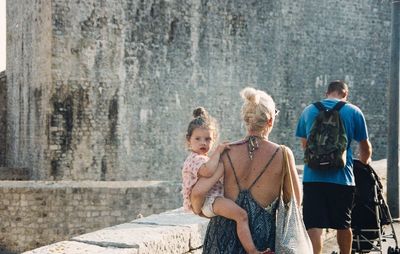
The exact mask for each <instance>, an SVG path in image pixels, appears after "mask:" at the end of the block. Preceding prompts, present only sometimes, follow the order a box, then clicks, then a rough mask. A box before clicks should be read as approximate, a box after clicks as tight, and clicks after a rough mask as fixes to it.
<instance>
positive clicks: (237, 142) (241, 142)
mask: <svg viewBox="0 0 400 254" xmlns="http://www.w3.org/2000/svg"><path fill="white" fill-rule="evenodd" d="M245 143H247V139H239V140H236V141H232V142H229V146H236V145H243V144H245Z"/></svg>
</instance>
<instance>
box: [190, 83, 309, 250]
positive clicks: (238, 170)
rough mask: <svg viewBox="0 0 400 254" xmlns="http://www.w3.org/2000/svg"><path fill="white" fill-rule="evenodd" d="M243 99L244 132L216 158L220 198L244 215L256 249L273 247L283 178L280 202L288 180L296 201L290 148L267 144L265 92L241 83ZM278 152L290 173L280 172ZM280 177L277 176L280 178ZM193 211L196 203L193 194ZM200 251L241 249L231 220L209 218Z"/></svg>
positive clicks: (269, 120)
mask: <svg viewBox="0 0 400 254" xmlns="http://www.w3.org/2000/svg"><path fill="white" fill-rule="evenodd" d="M240 95H241V97H242V99H243V101H244V103H243V106H242V120H243V122H244V124H245V125H246V129H247V134H246V137H245V138H243V139H242V140H239V141H236V142H233V143H230V145H229V146H230V149H229V150H226V151H225V152H224V153H223V154H222V155H221V159H220V162H219V167H222V168H223V170H224V176H223V179H224V196H225V197H226V198H229V199H231V200H233V201H235V202H236V203H237V204H238V205H239V206H240V207H242V208H243V209H244V210H246V212H247V213H248V221H249V227H250V231H251V235H252V238H253V241H254V244H255V245H256V247H257V249H259V250H266V249H269V250H270V251H269V252H266V253H273V252H274V250H275V227H276V225H275V220H276V219H275V218H276V209H277V205H278V199H279V196H280V190H281V181H283V186H284V187H283V193H284V195H283V197H284V200H289V199H290V193H291V189H288V188H290V187H287V186H290V179H293V180H292V183H293V189H294V193H295V198H296V200H297V203H298V204H300V200H301V192H300V187H299V180H298V174H297V171H296V169H295V162H294V158H293V153H292V151H291V150H290V149H289V148H287V147H284V146H281V145H279V144H276V143H274V142H271V141H270V140H269V134H270V133H271V131H272V129H273V126H274V122H275V117H276V116H277V114H278V111H277V110H276V108H275V103H274V101H273V99H272V98H271V96H270V95H268V94H267V93H266V92H264V91H261V90H256V89H254V88H250V87H247V88H245V89H243V90H242V91H241V93H240ZM283 150H286V154H287V155H288V161H289V163H288V167H289V172H290V177H289V176H288V175H287V174H284V171H283V170H282V168H283V165H284V164H283V163H284V155H283ZM282 179H283V180H282ZM191 201H192V206H193V210H194V211H199V210H200V208H201V207H197V206H200V205H198V204H201V202H199V201H198V200H196V199H195V198H193V199H192V200H191ZM203 253H207V254H214V253H218V254H221V253H224V254H228V253H229V254H232V253H238V254H244V253H246V252H245V250H244V248H243V246H242V245H241V243H240V241H239V239H238V236H237V234H236V225H235V221H232V220H229V219H226V218H224V217H221V216H216V217H213V218H212V219H211V220H210V223H209V225H208V229H207V233H206V237H205V241H204V246H203Z"/></svg>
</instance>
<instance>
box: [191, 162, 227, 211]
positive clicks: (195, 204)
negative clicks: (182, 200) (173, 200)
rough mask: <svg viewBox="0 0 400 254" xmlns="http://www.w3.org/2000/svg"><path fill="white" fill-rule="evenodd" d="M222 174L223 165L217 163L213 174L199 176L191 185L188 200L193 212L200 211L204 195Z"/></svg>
mask: <svg viewBox="0 0 400 254" xmlns="http://www.w3.org/2000/svg"><path fill="white" fill-rule="evenodd" d="M223 175H224V165H223V164H222V163H219V164H218V166H217V170H216V171H215V174H213V175H212V176H211V177H209V178H206V177H200V178H199V180H198V181H197V183H196V184H195V185H194V186H193V189H192V193H191V194H190V202H191V203H192V210H193V212H194V213H195V214H200V213H201V207H202V206H203V203H204V200H205V197H206V195H207V193H208V191H209V190H210V189H211V188H212V187H213V186H214V185H215V183H216V182H217V181H218V180H219V179H221V177H223Z"/></svg>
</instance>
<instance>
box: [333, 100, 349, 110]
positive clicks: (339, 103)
mask: <svg viewBox="0 0 400 254" xmlns="http://www.w3.org/2000/svg"><path fill="white" fill-rule="evenodd" d="M345 104H346V102H345V101H339V102H338V103H336V105H335V106H334V107H333V108H332V110H336V111H339V110H340V109H341V108H342V107H343V106H344V105H345Z"/></svg>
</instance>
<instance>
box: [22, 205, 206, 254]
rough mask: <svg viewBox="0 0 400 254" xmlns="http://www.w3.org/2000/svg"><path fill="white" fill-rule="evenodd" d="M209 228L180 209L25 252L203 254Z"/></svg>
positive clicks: (39, 253)
mask: <svg viewBox="0 0 400 254" xmlns="http://www.w3.org/2000/svg"><path fill="white" fill-rule="evenodd" d="M207 225H208V219H205V218H201V217H199V216H196V215H193V214H189V213H185V212H183V210H182V209H181V208H180V209H176V210H173V211H168V212H165V213H161V214H157V215H151V216H149V217H147V218H142V219H137V220H134V221H132V222H130V223H124V224H121V225H118V226H114V227H109V228H105V229H102V230H98V231H95V232H92V233H88V234H84V235H81V236H77V237H74V238H72V239H71V240H69V241H63V242H58V243H55V244H52V245H48V246H44V247H41V248H38V249H35V250H31V251H27V252H24V253H25V254H44V253H58V254H61V253H65V254H78V253H97V254H103V253H104V254H106V253H107V254H120V253H121V254H122V253H123V254H125V253H130V254H136V253H140V254H145V253H148V254H155V253H201V247H202V244H203V240H204V235H205V231H206V229H207Z"/></svg>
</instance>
